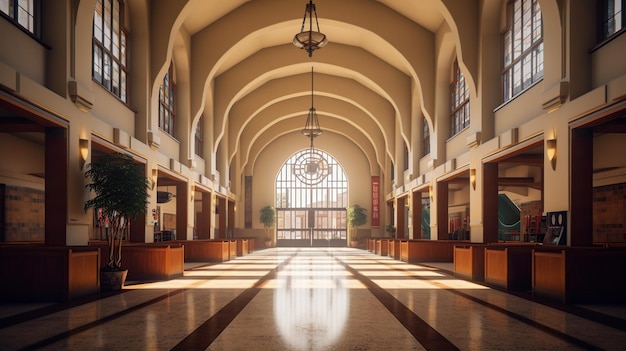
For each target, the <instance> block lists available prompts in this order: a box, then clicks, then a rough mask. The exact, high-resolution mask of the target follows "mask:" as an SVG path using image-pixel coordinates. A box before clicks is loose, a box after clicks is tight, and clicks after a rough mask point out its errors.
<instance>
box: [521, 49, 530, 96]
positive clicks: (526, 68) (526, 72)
mask: <svg viewBox="0 0 626 351" xmlns="http://www.w3.org/2000/svg"><path fill="white" fill-rule="evenodd" d="M531 61H532V56H531V55H526V56H524V59H523V60H522V87H523V88H528V87H529V86H530V85H531V83H532V70H531Z"/></svg>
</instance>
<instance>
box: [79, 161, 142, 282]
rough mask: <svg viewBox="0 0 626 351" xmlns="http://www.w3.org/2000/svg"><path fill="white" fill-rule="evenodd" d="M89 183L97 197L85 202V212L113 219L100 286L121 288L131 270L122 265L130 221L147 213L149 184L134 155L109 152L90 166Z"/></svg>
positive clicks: (101, 271)
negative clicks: (91, 211)
mask: <svg viewBox="0 0 626 351" xmlns="http://www.w3.org/2000/svg"><path fill="white" fill-rule="evenodd" d="M85 176H86V177H87V178H89V179H90V183H89V184H87V185H86V187H87V189H89V191H93V192H94V193H95V194H96V196H95V197H94V198H92V199H90V200H87V201H86V202H85V207H84V209H85V211H87V210H88V209H89V208H93V209H94V210H96V211H101V213H102V216H103V217H105V218H107V219H108V221H109V229H110V230H109V234H108V237H107V244H108V249H109V261H108V264H107V265H105V266H104V267H102V268H101V269H100V284H101V285H100V287H101V289H103V290H119V289H121V288H122V286H123V285H124V280H125V279H126V273H128V270H126V269H123V268H122V242H123V239H124V238H123V237H124V233H126V232H127V230H128V228H129V225H130V221H132V220H134V219H136V218H137V217H139V216H141V215H142V214H145V213H146V209H147V206H148V184H149V181H148V179H147V178H146V177H145V175H144V172H143V171H142V169H141V167H140V166H139V165H138V164H136V163H135V161H133V158H132V157H131V156H130V155H125V154H121V153H113V154H108V155H105V156H103V157H100V158H98V159H96V160H95V161H93V162H92V163H91V164H89V165H88V168H87V171H86V172H85Z"/></svg>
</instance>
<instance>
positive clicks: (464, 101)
mask: <svg viewBox="0 0 626 351" xmlns="http://www.w3.org/2000/svg"><path fill="white" fill-rule="evenodd" d="M469 106H470V104H469V89H468V88H467V84H465V77H464V76H463V73H462V72H461V69H460V68H459V62H458V61H456V60H454V66H453V67H452V83H451V84H450V136H451V137H453V136H455V135H457V134H458V133H459V132H460V131H462V130H463V129H465V128H466V127H468V126H469V124H470V109H469Z"/></svg>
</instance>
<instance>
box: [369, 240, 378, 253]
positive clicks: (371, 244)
mask: <svg viewBox="0 0 626 351" xmlns="http://www.w3.org/2000/svg"><path fill="white" fill-rule="evenodd" d="M367 251H369V252H376V238H367Z"/></svg>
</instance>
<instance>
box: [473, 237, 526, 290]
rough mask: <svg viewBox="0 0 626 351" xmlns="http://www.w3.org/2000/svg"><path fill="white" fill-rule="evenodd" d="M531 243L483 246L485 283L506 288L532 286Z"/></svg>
mask: <svg viewBox="0 0 626 351" xmlns="http://www.w3.org/2000/svg"><path fill="white" fill-rule="evenodd" d="M535 246H536V245H532V244H528V245H526V244H489V245H487V246H486V247H485V283H486V284H488V285H492V286H496V287H500V288H503V289H507V290H530V289H531V288H532V282H531V272H532V267H531V266H532V249H533V247H535Z"/></svg>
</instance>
